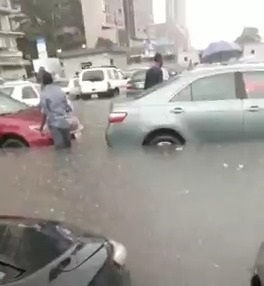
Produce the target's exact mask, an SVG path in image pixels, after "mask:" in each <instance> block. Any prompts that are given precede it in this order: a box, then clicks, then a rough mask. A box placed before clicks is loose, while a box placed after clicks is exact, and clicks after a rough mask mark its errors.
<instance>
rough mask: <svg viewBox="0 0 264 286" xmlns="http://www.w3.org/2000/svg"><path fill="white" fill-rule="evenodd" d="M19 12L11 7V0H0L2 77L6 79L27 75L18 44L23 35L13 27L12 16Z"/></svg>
mask: <svg viewBox="0 0 264 286" xmlns="http://www.w3.org/2000/svg"><path fill="white" fill-rule="evenodd" d="M18 12H19V11H17V10H16V9H14V8H13V7H12V6H11V3H10V0H0V76H1V77H4V78H17V77H21V76H22V75H25V64H26V61H24V60H23V55H22V52H20V51H19V50H18V48H17V42H16V39H17V38H18V37H22V36H23V33H20V32H14V31H13V30H12V25H11V16H12V15H13V14H15V13H18Z"/></svg>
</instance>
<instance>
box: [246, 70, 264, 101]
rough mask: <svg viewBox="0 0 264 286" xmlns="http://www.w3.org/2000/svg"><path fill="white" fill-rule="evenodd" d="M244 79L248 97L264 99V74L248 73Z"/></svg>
mask: <svg viewBox="0 0 264 286" xmlns="http://www.w3.org/2000/svg"><path fill="white" fill-rule="evenodd" d="M243 77H244V82H245V88H246V92H247V94H248V97H249V98H263V99H264V72H248V73H244V75H243Z"/></svg>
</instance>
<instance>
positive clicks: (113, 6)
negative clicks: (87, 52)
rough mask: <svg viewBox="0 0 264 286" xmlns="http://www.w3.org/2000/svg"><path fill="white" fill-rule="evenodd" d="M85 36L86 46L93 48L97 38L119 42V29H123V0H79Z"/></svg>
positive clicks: (117, 43) (118, 43)
mask: <svg viewBox="0 0 264 286" xmlns="http://www.w3.org/2000/svg"><path fill="white" fill-rule="evenodd" d="M81 4H82V12H83V22H84V29H85V38H86V44H87V47H88V48H94V47H95V46H96V43H97V41H98V38H103V39H107V40H110V41H112V42H113V43H114V44H116V45H122V43H120V31H122V30H124V29H125V19H124V9H123V0H100V1H99V0H96V1H95V0H81Z"/></svg>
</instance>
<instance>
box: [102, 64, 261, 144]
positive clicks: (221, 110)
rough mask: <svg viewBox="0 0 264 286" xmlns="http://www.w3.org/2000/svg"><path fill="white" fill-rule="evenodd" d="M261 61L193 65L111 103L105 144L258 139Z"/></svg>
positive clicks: (259, 135) (259, 136)
mask: <svg viewBox="0 0 264 286" xmlns="http://www.w3.org/2000/svg"><path fill="white" fill-rule="evenodd" d="M263 110H264V64H234V65H227V66H212V67H208V68H199V69H194V70H192V71H189V72H185V73H182V74H181V75H180V76H178V77H176V78H175V79H172V80H170V81H168V82H164V83H162V84H160V85H158V86H155V87H154V88H153V89H151V90H148V91H146V92H144V93H142V94H140V96H139V97H136V98H134V99H133V100H130V101H127V102H122V103H121V102H119V103H115V104H113V105H112V108H111V112H110V115H109V125H108V127H107V131H106V138H107V142H108V144H109V145H110V146H115V145H118V144H124V145H126V146H127V145H129V144H135V145H150V146H162V145H181V146H182V145H184V144H186V143H188V142H193V143H195V142H226V141H242V140H264V128H263V124H264V112H263Z"/></svg>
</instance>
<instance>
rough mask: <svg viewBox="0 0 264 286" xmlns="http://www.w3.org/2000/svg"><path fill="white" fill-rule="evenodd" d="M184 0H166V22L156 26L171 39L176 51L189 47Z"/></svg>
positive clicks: (185, 49)
mask: <svg viewBox="0 0 264 286" xmlns="http://www.w3.org/2000/svg"><path fill="white" fill-rule="evenodd" d="M186 22H187V21H186V0H166V23H163V24H161V25H160V27H159V26H157V29H158V33H160V30H161V31H162V30H163V31H164V33H163V32H162V34H163V35H166V34H167V37H169V38H168V40H169V41H173V42H174V44H175V47H176V49H177V51H178V52H185V51H187V50H189V49H190V42H189V33H188V29H187V23H186Z"/></svg>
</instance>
